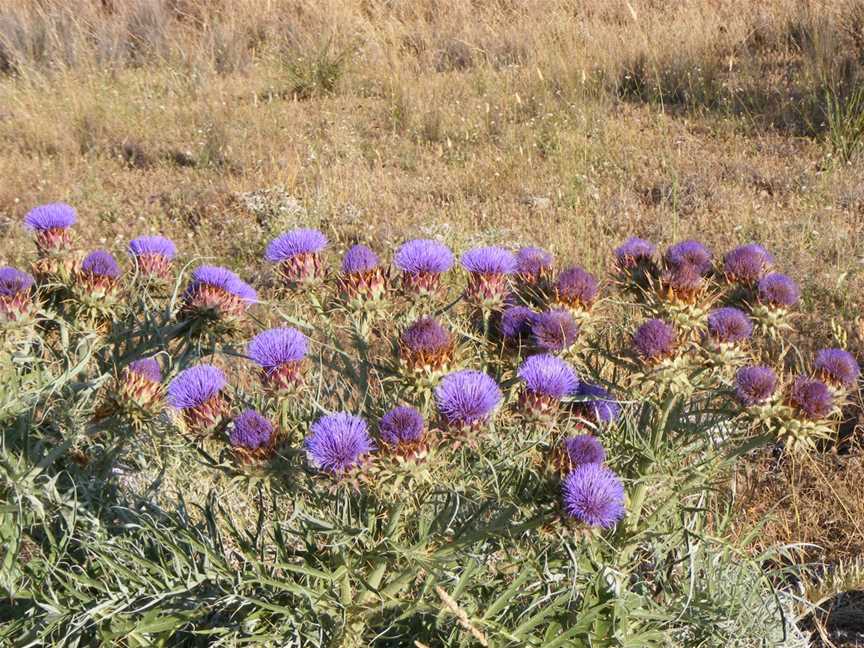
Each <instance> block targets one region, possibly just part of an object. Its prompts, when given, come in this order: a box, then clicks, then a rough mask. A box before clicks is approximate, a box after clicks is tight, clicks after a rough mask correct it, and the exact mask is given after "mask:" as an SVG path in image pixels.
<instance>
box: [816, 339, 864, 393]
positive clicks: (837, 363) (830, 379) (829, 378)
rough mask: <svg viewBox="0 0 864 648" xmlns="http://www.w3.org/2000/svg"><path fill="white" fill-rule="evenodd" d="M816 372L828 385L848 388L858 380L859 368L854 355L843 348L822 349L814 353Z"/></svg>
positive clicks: (836, 387) (843, 388)
mask: <svg viewBox="0 0 864 648" xmlns="http://www.w3.org/2000/svg"><path fill="white" fill-rule="evenodd" d="M814 365H815V368H816V373H817V374H819V376H820V377H821V378H822V379H823V380H824V381H825V382H826V383H828V384H829V385H830V386H832V387H834V388H835V389H839V390H844V391H845V390H849V389H852V388H853V387H854V386H855V383H857V382H858V376H859V375H861V368H860V367H859V366H858V361H857V360H855V356H853V355H852V354H851V353H849V352H848V351H846V350H844V349H822V350H821V351H819V352H818V353H817V354H816V362H815V363H814Z"/></svg>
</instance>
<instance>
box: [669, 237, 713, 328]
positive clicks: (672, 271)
mask: <svg viewBox="0 0 864 648" xmlns="http://www.w3.org/2000/svg"><path fill="white" fill-rule="evenodd" d="M664 261H665V265H666V268H665V270H664V271H663V273H662V274H661V276H660V288H661V291H660V297H661V301H662V302H664V303H666V304H668V307H667V310H670V312H669V317H671V318H672V319H674V320H675V321H676V322H677V323H678V324H679V325H680V326H682V327H684V328H687V329H689V328H693V327H695V326H697V325H698V323H699V321H700V320H701V318H702V317H703V315H704V313H703V312H702V309H701V305H700V304H701V302H702V301H703V297H704V296H705V292H706V290H707V287H708V284H707V281H706V277H707V276H708V275H709V274H711V269H712V266H711V253H710V252H709V251H708V249H707V248H706V247H705V246H704V245H702V244H701V243H699V242H698V241H682V242H681V243H676V244H675V245H672V246H670V247H669V249H668V250H666V254H665V256H664Z"/></svg>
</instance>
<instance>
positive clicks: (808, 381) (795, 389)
mask: <svg viewBox="0 0 864 648" xmlns="http://www.w3.org/2000/svg"><path fill="white" fill-rule="evenodd" d="M789 400H790V402H791V403H792V405H793V406H794V407H795V408H796V409H797V410H798V411H800V412H801V413H802V414H803V415H804V417H805V418H808V419H811V420H818V419H821V418H824V417H826V416H827V415H828V414H830V413H831V410H832V409H834V399H833V397H832V396H831V390H830V389H828V385H826V384H825V383H824V382H822V381H821V380H814V379H812V378H808V377H807V376H798V377H797V378H796V379H795V382H793V383H792V387H791V389H790V390H789Z"/></svg>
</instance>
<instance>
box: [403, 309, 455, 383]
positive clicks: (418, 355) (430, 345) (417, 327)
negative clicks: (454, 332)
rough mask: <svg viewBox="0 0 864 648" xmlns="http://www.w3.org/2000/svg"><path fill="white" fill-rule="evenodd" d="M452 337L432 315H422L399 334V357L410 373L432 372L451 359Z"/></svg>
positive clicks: (443, 366) (444, 366) (438, 369)
mask: <svg viewBox="0 0 864 648" xmlns="http://www.w3.org/2000/svg"><path fill="white" fill-rule="evenodd" d="M453 351H454V345H453V337H452V336H451V335H450V332H449V331H448V330H447V329H446V328H444V327H443V326H442V325H441V324H440V323H439V322H438V320H436V319H435V318H434V317H422V318H420V319H419V320H417V321H416V322H414V323H413V324H411V325H410V326H409V327H408V328H406V329H405V330H404V331H403V332H402V335H400V336H399V358H400V359H401V361H402V364H403V366H404V367H405V368H406V369H407V370H408V371H409V372H412V373H417V372H422V373H428V374H434V373H437V372H439V371H441V370H444V369H446V367H447V366H448V365H449V363H450V361H451V360H452V359H453Z"/></svg>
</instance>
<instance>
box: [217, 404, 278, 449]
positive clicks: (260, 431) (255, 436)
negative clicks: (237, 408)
mask: <svg viewBox="0 0 864 648" xmlns="http://www.w3.org/2000/svg"><path fill="white" fill-rule="evenodd" d="M272 438H273V424H272V423H271V422H270V421H268V420H267V419H266V418H264V417H263V416H261V415H260V414H259V413H258V412H256V411H255V410H251V409H247V410H245V411H244V412H242V413H240V414H238V415H237V416H236V417H235V418H234V429H233V430H231V434H229V435H228V440H229V441H230V443H231V445H232V446H234V447H235V448H243V449H246V450H257V449H258V448H261V447H263V446H266V445H268V444H269V443H270V440H271V439H272Z"/></svg>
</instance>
